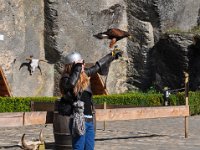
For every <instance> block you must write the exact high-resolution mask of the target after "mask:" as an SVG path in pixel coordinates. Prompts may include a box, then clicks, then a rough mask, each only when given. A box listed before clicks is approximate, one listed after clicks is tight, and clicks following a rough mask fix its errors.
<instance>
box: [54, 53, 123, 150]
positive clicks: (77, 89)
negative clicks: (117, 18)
mask: <svg viewBox="0 0 200 150" xmlns="http://www.w3.org/2000/svg"><path fill="white" fill-rule="evenodd" d="M120 56H122V51H120V50H117V51H116V50H113V51H112V53H109V54H107V55H106V56H104V57H103V58H101V59H100V60H99V61H97V62H96V64H95V65H94V66H92V67H90V68H85V62H84V60H83V59H82V57H81V55H80V54H79V53H77V52H72V53H70V54H68V55H67V56H66V57H65V59H64V60H65V68H64V71H63V74H62V77H61V79H60V84H59V85H60V91H61V93H62V98H61V100H60V103H59V105H58V112H59V113H60V114H62V115H67V116H70V118H71V119H70V123H69V127H70V130H71V134H72V147H73V149H74V150H94V138H95V131H94V123H93V118H94V110H93V103H92V91H91V87H90V80H89V77H90V76H91V75H93V74H96V73H99V74H101V75H107V73H108V69H109V66H110V63H111V62H112V61H113V60H115V59H118V58H119V57H120Z"/></svg>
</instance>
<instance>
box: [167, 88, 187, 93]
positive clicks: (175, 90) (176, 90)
mask: <svg viewBox="0 0 200 150" xmlns="http://www.w3.org/2000/svg"><path fill="white" fill-rule="evenodd" d="M184 89H185V88H180V89H174V90H168V91H169V92H170V93H171V92H178V91H181V90H184Z"/></svg>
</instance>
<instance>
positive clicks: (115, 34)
mask: <svg viewBox="0 0 200 150" xmlns="http://www.w3.org/2000/svg"><path fill="white" fill-rule="evenodd" d="M94 37H96V38H98V39H111V42H110V45H109V47H110V48H112V47H113V46H114V44H115V43H116V42H117V41H119V40H121V39H123V38H125V37H128V38H131V35H130V33H128V32H126V31H123V30H120V29H117V28H111V29H108V30H107V31H106V32H101V33H98V34H96V35H94Z"/></svg>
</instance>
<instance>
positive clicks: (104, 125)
mask: <svg viewBox="0 0 200 150" xmlns="http://www.w3.org/2000/svg"><path fill="white" fill-rule="evenodd" d="M103 109H104V111H106V102H104V103H103ZM103 130H104V131H105V130H106V121H105V120H104V122H103Z"/></svg>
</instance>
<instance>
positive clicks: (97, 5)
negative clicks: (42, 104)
mask: <svg viewBox="0 0 200 150" xmlns="http://www.w3.org/2000/svg"><path fill="white" fill-rule="evenodd" d="M0 3H1V5H0V12H1V14H0V22H1V24H0V35H1V37H2V36H3V39H1V40H0V45H1V46H0V52H1V53H0V65H1V66H2V68H3V70H4V72H5V74H6V77H7V79H8V81H9V83H10V86H11V89H12V93H13V95H14V96H53V95H59V90H58V80H59V78H60V73H61V71H62V66H63V64H62V59H63V56H65V55H66V54H67V53H69V52H71V51H78V52H80V53H81V54H82V56H83V58H84V59H85V61H86V62H88V63H95V62H96V61H97V60H98V59H100V58H101V57H102V56H104V55H106V54H107V53H109V52H110V51H111V49H109V47H108V45H109V40H97V39H95V38H94V37H93V34H96V33H99V32H102V31H105V30H107V29H108V28H112V27H116V28H120V29H123V30H128V31H129V32H131V34H132V35H133V37H134V39H133V40H132V41H131V40H127V39H123V40H121V41H119V42H118V43H117V44H118V46H119V47H120V48H121V49H123V50H124V52H125V55H124V57H123V58H122V59H120V60H117V61H114V62H113V63H112V65H111V68H110V71H109V74H108V76H107V77H106V78H104V79H105V82H106V87H107V89H108V92H109V93H121V92H125V91H127V90H138V89H140V90H148V89H149V88H150V87H151V86H155V87H156V88H157V89H162V88H163V87H164V86H169V87H170V88H171V89H174V88H180V87H182V86H183V80H184V77H183V71H188V72H190V75H191V80H190V85H191V89H192V90H196V89H198V87H199V84H200V81H199V80H200V79H199V77H198V76H199V72H200V71H199V69H198V68H199V61H198V60H199V59H198V58H199V52H198V50H199V46H198V44H197V43H198V42H197V43H195V44H194V43H193V42H192V38H193V37H194V36H195V34H196V33H194V32H192V33H191V30H192V29H194V28H197V27H198V25H199V22H200V19H199V12H200V11H199V10H200V9H199V8H200V7H199V6H200V0H165V1H163V0H101V1H99V0H76V1H69V0H15V1H13V0H0ZM173 31H180V32H181V33H182V32H184V34H179V33H178V34H177V33H176V34H175V33H174V32H173ZM166 33H168V34H166ZM30 55H33V56H34V57H35V58H38V59H45V60H47V61H48V63H45V62H41V63H40V66H41V69H42V75H41V74H40V72H39V70H38V69H36V71H35V72H34V73H33V75H32V76H30V75H29V72H28V70H27V67H26V66H25V67H22V68H21V69H20V70H19V67H20V65H21V64H22V63H24V62H26V58H27V57H29V56H30ZM197 80H198V82H197Z"/></svg>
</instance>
